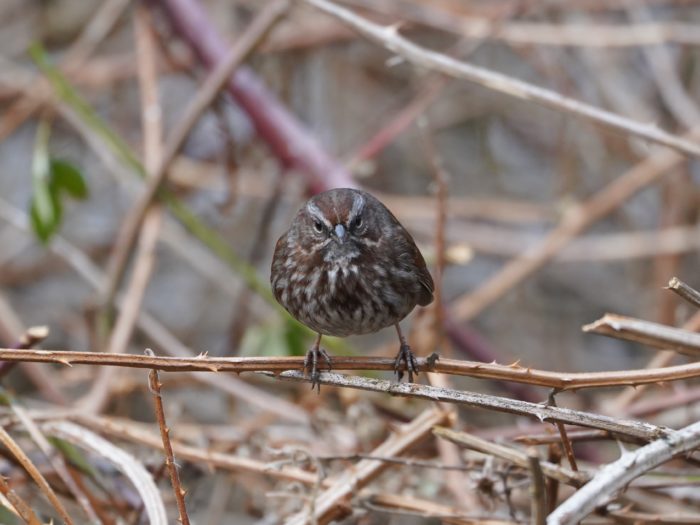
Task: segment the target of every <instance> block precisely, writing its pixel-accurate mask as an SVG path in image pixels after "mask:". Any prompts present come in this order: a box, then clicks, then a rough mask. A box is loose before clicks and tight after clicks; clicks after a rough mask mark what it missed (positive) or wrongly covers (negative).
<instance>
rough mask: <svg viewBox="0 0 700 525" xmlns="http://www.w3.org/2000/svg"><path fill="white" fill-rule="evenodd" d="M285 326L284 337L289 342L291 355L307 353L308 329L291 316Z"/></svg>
mask: <svg viewBox="0 0 700 525" xmlns="http://www.w3.org/2000/svg"><path fill="white" fill-rule="evenodd" d="M284 328H285V329H284V339H285V341H286V342H287V349H288V352H289V355H306V351H307V350H308V348H307V341H308V338H307V337H306V334H307V333H308V332H307V330H306V329H305V328H304V327H303V326H302V325H301V324H299V323H298V322H297V321H295V320H293V319H292V318H290V317H287V318H286V319H285V324H284Z"/></svg>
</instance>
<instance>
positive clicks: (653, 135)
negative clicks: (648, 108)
mask: <svg viewBox="0 0 700 525" xmlns="http://www.w3.org/2000/svg"><path fill="white" fill-rule="evenodd" d="M305 1H306V3H308V4H311V5H313V6H314V7H316V8H318V9H320V10H322V11H324V12H325V13H328V14H330V15H332V16H334V17H336V18H338V19H340V20H342V21H343V22H345V23H347V24H348V25H350V26H352V27H353V28H354V29H356V30H357V31H359V32H360V33H362V34H363V35H364V36H366V37H367V38H369V39H370V40H373V41H374V42H376V43H378V44H381V45H382V46H384V47H386V48H387V49H389V50H390V51H392V52H394V53H396V54H398V55H399V56H401V57H403V58H405V59H406V60H408V61H410V62H412V63H414V64H416V65H419V66H422V67H425V68H427V69H430V70H434V71H439V72H441V73H444V74H445V75H449V76H452V77H457V78H462V79H465V80H469V81H471V82H475V83H477V84H480V85H482V86H485V87H487V88H490V89H493V90H495V91H499V92H501V93H505V94H507V95H510V96H513V97H516V98H520V99H523V100H530V101H533V102H537V103H539V104H542V105H545V106H547V107H550V108H553V109H556V110H558V111H562V112H565V113H569V114H572V115H575V116H578V117H583V118H586V119H588V120H591V121H592V122H595V123H597V124H601V125H603V126H605V127H608V128H610V129H614V130H616V131H622V132H624V133H627V134H630V135H634V136H638V137H640V138H643V139H646V140H650V141H652V142H656V143H658V144H662V145H664V146H668V147H670V148H674V149H676V150H678V151H680V152H683V153H685V154H687V155H692V156H695V157H697V156H700V146H698V144H696V143H695V142H693V141H692V140H688V139H686V138H683V137H677V136H675V135H672V134H670V133H667V132H665V131H663V130H661V129H659V128H657V127H656V126H653V125H649V124H644V123H642V122H638V121H636V120H633V119H629V118H626V117H623V116H621V115H617V114H615V113H611V112H609V111H606V110H604V109H600V108H596V107H594V106H591V105H588V104H586V103H583V102H580V101H578V100H574V99H571V98H567V97H564V96H562V95H560V94H559V93H556V92H554V91H550V90H548V89H544V88H541V87H538V86H534V85H532V84H528V83H527V82H523V81H521V80H517V79H515V78H512V77H509V76H507V75H504V74H501V73H497V72H495V71H491V70H488V69H484V68H480V67H477V66H474V65H472V64H468V63H466V62H460V61H459V60H455V59H454V58H451V57H448V56H446V55H443V54H442V53H436V52H434V51H430V50H428V49H425V48H423V47H421V46H418V45H416V44H414V43H412V42H410V41H409V40H407V39H405V38H403V37H402V36H401V35H400V34H399V33H398V30H397V27H396V26H380V25H378V24H375V23H373V22H370V21H369V20H367V19H366V18H363V17H361V16H358V15H356V14H355V13H353V12H352V11H350V10H349V9H346V8H344V7H341V6H339V5H337V4H334V3H332V2H328V1H327V0H305Z"/></svg>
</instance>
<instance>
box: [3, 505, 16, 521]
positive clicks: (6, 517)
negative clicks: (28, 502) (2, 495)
mask: <svg viewBox="0 0 700 525" xmlns="http://www.w3.org/2000/svg"><path fill="white" fill-rule="evenodd" d="M0 523H2V524H6V525H17V523H19V520H18V519H17V516H16V515H15V514H14V513H13V512H12V511H11V510H9V509H8V508H7V507H4V506H2V507H0Z"/></svg>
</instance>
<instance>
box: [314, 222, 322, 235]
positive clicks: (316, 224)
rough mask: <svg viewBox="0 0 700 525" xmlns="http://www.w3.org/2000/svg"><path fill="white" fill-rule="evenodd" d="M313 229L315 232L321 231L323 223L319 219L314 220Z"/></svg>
mask: <svg viewBox="0 0 700 525" xmlns="http://www.w3.org/2000/svg"><path fill="white" fill-rule="evenodd" d="M314 230H316V232H317V233H323V223H322V222H321V221H314Z"/></svg>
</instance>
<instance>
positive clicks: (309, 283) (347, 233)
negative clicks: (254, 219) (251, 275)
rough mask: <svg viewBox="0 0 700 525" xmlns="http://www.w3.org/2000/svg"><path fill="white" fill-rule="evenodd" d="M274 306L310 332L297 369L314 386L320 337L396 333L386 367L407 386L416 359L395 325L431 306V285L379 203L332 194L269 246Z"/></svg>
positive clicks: (408, 241) (360, 195) (356, 194)
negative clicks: (312, 335)
mask: <svg viewBox="0 0 700 525" xmlns="http://www.w3.org/2000/svg"><path fill="white" fill-rule="evenodd" d="M270 282H271V284H272V291H273V293H274V295H275V298H276V299H277V301H278V302H279V303H280V304H281V305H282V306H284V307H285V308H286V310H287V311H288V312H289V313H290V314H292V316H294V317H295V318H296V319H297V320H298V321H300V322H301V323H303V324H305V325H306V326H308V327H309V328H311V329H312V330H314V331H315V332H317V333H318V337H316V341H315V342H314V344H313V346H312V347H311V349H310V350H309V351H308V353H307V354H306V358H305V359H304V370H305V371H307V370H308V371H309V372H310V375H311V380H312V384H311V387H312V388H313V387H314V385H316V386H318V378H319V374H318V369H317V363H318V359H319V355H320V356H321V357H323V359H324V360H325V361H326V363H327V365H328V368H329V370H330V368H331V358H330V356H329V355H328V353H327V352H326V351H325V350H323V349H321V348H320V346H319V345H320V343H321V337H322V336H323V335H334V336H347V335H353V334H367V333H370V332H376V331H377V330H379V329H381V328H385V327H387V326H389V325H392V324H393V325H394V326H395V327H396V332H397V333H398V336H399V341H400V347H399V352H398V354H397V356H396V360H395V362H394V371H395V372H396V374H397V375H398V379H399V381H401V378H402V376H403V372H402V371H401V363H402V362H403V363H405V365H406V370H407V371H408V380H409V381H411V382H412V381H413V374H414V373H415V374H417V373H418V370H417V365H416V359H415V356H414V355H413V352H412V351H411V349H410V347H409V346H408V344H407V343H406V339H405V338H404V337H403V335H402V333H401V328H400V327H399V321H401V320H402V319H403V318H404V317H406V316H407V315H408V314H409V313H410V312H411V310H413V308H414V307H415V306H416V304H419V305H421V306H425V305H427V304H429V303H430V302H432V300H433V279H432V277H431V276H430V273H429V272H428V269H427V268H426V266H425V261H424V260H423V256H422V255H421V253H420V251H419V250H418V248H417V247H416V245H415V243H414V242H413V238H412V237H411V235H410V234H409V233H408V232H407V231H406V230H405V229H404V228H403V226H401V224H400V223H399V221H398V220H397V219H396V217H394V216H393V215H392V213H391V212H390V211H389V210H388V209H387V208H386V206H384V205H383V204H382V203H381V202H379V200H377V199H376V198H375V197H373V196H372V195H370V194H369V193H367V192H365V191H359V190H353V189H348V188H339V189H334V190H330V191H326V192H324V193H321V194H319V195H316V196H314V197H312V198H311V199H309V200H308V201H307V202H306V204H304V206H302V208H301V209H300V210H299V212H298V213H297V215H296V217H295V218H294V220H293V221H292V224H291V226H290V228H289V230H288V231H287V232H286V233H285V234H284V235H282V236H281V237H280V238H279V240H278V241H277V245H276V246H275V253H274V256H273V258H272V272H271V276H270Z"/></svg>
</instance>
